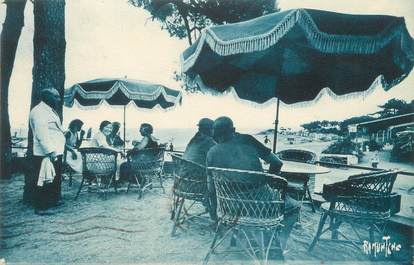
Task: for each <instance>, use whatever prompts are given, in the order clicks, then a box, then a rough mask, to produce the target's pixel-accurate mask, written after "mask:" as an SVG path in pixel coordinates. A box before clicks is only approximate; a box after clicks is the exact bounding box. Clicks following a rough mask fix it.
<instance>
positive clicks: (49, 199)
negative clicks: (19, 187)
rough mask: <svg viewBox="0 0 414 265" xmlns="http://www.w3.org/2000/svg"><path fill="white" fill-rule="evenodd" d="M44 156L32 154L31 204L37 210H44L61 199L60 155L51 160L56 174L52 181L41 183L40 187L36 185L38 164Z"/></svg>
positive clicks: (39, 164)
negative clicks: (32, 191) (32, 192)
mask: <svg viewBox="0 0 414 265" xmlns="http://www.w3.org/2000/svg"><path fill="white" fill-rule="evenodd" d="M43 158H44V156H33V157H32V166H33V174H34V175H33V180H34V183H33V184H34V185H35V187H34V198H33V206H34V207H35V208H36V209H38V210H45V209H48V208H51V207H53V206H55V205H56V203H57V202H58V201H59V200H60V199H61V196H62V195H61V184H62V175H61V172H62V171H61V170H62V156H58V159H57V160H56V161H55V162H53V166H54V167H55V172H56V176H55V178H54V179H53V182H52V183H47V184H43V186H42V187H39V186H37V181H38V179H39V171H40V166H41V164H42V160H43Z"/></svg>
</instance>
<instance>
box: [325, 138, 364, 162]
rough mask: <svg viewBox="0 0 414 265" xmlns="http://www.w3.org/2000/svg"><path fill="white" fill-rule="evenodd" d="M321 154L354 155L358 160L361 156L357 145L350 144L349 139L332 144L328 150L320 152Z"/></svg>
mask: <svg viewBox="0 0 414 265" xmlns="http://www.w3.org/2000/svg"><path fill="white" fill-rule="evenodd" d="M322 153H323V154H340V155H356V156H358V158H361V157H362V156H363V153H362V151H361V150H360V148H359V145H358V144H356V143H354V142H352V140H351V137H346V138H343V139H340V140H338V141H336V142H334V143H332V144H331V145H330V146H328V148H326V149H325V150H324V151H322Z"/></svg>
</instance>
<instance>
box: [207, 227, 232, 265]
mask: <svg viewBox="0 0 414 265" xmlns="http://www.w3.org/2000/svg"><path fill="white" fill-rule="evenodd" d="M222 226H223V224H222V223H221V222H219V223H218V224H217V228H216V234H215V235H214V239H213V242H211V246H210V250H209V251H208V253H207V255H206V257H205V258H204V261H203V265H207V263H208V261H209V259H210V256H211V254H213V253H214V250H215V249H216V248H217V247H218V246H219V245H220V244H221V242H222V241H223V240H224V239H225V238H226V236H227V235H228V233H229V232H230V231H231V230H232V229H233V228H229V230H228V231H226V233H225V234H224V235H222V232H223V231H222V228H223V227H222ZM219 239H220V240H219ZM217 240H219V242H218V243H217Z"/></svg>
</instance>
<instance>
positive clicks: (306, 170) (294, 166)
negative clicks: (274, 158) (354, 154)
mask: <svg viewBox="0 0 414 265" xmlns="http://www.w3.org/2000/svg"><path fill="white" fill-rule="evenodd" d="M282 162H283V166H282V169H281V170H280V171H281V172H282V173H286V174H289V173H291V174H293V173H294V174H305V175H308V176H309V181H308V187H309V191H310V192H311V194H312V193H313V192H314V190H315V175H316V174H325V173H328V172H330V171H331V170H330V169H329V168H326V167H322V166H319V165H314V164H308V163H301V162H294V161H286V160H282Z"/></svg>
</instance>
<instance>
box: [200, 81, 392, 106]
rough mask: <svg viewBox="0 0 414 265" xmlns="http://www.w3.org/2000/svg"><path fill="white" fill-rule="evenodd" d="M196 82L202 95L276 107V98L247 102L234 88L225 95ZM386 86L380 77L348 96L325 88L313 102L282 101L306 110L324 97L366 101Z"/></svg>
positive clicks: (201, 82) (335, 99)
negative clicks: (367, 86) (260, 101)
mask: <svg viewBox="0 0 414 265" xmlns="http://www.w3.org/2000/svg"><path fill="white" fill-rule="evenodd" d="M194 82H196V83H197V84H198V85H199V87H200V90H201V92H202V93H206V94H211V95H214V96H224V95H231V96H233V98H234V99H235V100H237V101H240V102H243V103H244V104H246V105H249V106H251V107H254V108H259V109H265V108H268V107H270V106H275V105H276V100H277V99H276V98H271V99H269V100H267V101H266V102H263V103H256V102H254V101H251V100H247V99H243V98H241V97H240V96H239V95H238V93H237V90H235V89H234V88H233V87H230V88H229V89H227V90H226V91H225V92H224V93H223V92H220V91H217V90H214V89H211V88H210V87H208V86H206V85H205V84H204V83H203V81H202V79H201V78H200V77H199V76H197V77H196V78H195V79H194ZM383 84H384V77H383V76H382V75H381V76H378V77H377V78H376V79H375V80H374V82H373V83H372V84H371V86H370V87H369V88H368V89H367V90H364V91H359V92H352V93H348V94H346V95H337V94H335V92H333V91H332V90H331V89H330V88H328V87H325V88H324V89H322V90H321V91H320V92H319V93H318V95H317V96H316V97H315V98H314V99H312V100H308V101H302V102H297V103H291V104H287V103H285V102H283V100H281V101H280V102H281V104H282V106H283V107H293V108H306V107H310V106H313V105H316V104H317V103H318V102H319V101H320V100H321V99H322V98H324V97H329V98H331V99H333V100H334V101H337V102H341V101H348V100H351V99H361V98H362V99H365V98H367V97H368V96H369V95H371V94H373V93H374V92H375V91H376V90H377V89H379V88H380V87H383Z"/></svg>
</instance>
